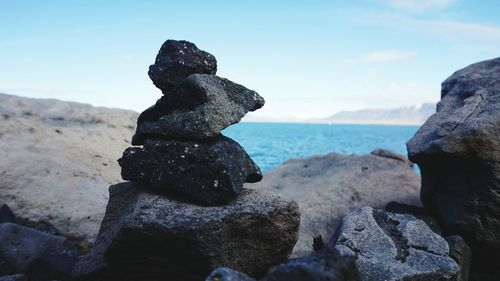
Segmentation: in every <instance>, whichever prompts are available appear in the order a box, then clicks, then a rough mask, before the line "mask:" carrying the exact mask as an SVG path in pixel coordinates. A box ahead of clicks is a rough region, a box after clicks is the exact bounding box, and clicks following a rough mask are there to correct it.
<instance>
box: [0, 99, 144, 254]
mask: <svg viewBox="0 0 500 281" xmlns="http://www.w3.org/2000/svg"><path fill="white" fill-rule="evenodd" d="M136 118H137V113H135V112H133V111H127V110H121V109H110V108H98V107H93V106H90V105H86V104H79V103H71V102H62V101H57V100H49V99H31V98H22V97H17V96H11V95H4V94H0V124H1V125H0V151H1V157H0V201H4V202H5V203H7V204H8V205H9V207H11V208H12V210H13V211H14V212H15V213H16V214H17V215H18V216H21V217H25V218H29V219H32V220H35V221H47V222H50V223H51V224H53V225H55V226H56V227H57V228H58V229H59V230H60V231H61V232H62V233H63V234H64V235H67V236H69V237H75V238H77V239H80V240H81V242H80V245H82V246H86V245H88V244H89V243H90V242H92V241H93V240H94V239H95V236H96V235H97V232H98V230H99V225H100V222H101V219H102V217H103V215H104V212H105V209H106V203H107V200H108V191H107V188H108V186H109V185H110V184H114V183H117V182H119V181H120V180H121V179H120V169H119V166H118V163H117V162H116V159H117V158H118V156H119V155H121V153H122V151H123V150H124V149H125V148H126V147H127V146H128V144H129V143H130V138H131V136H132V134H133V132H134V129H135V120H136Z"/></svg>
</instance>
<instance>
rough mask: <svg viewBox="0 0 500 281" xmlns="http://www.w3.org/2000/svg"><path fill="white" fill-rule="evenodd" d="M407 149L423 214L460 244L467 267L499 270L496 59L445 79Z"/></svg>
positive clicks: (499, 64)
mask: <svg viewBox="0 0 500 281" xmlns="http://www.w3.org/2000/svg"><path fill="white" fill-rule="evenodd" d="M407 147H408V154H409V157H410V160H411V161H413V162H415V163H417V164H418V165H419V167H420V170H421V174H422V190H421V199H422V203H423V204H424V206H425V208H426V209H428V210H430V211H431V212H432V213H433V214H434V215H435V217H436V218H437V219H438V220H439V221H440V223H441V224H442V226H443V230H444V231H445V232H446V233H447V234H457V235H460V236H461V237H463V238H464V239H465V241H466V242H467V244H468V245H469V246H470V247H471V249H472V255H473V258H472V260H473V265H472V267H475V266H478V267H480V268H481V269H490V270H492V269H497V268H500V220H499V219H498V218H499V217H500V58H497V59H493V60H489V61H484V62H480V63H476V64H473V65H470V66H468V67H466V68H464V69H462V70H459V71H457V72H455V73H454V74H453V75H452V76H451V77H450V78H448V79H447V80H446V81H445V82H444V83H443V84H442V92H441V101H440V102H439V104H438V107H437V112H436V114H434V115H433V116H431V117H430V118H429V119H428V120H427V122H425V124H424V125H423V126H422V127H421V128H420V129H419V130H418V131H417V133H416V134H415V136H414V137H413V138H412V139H411V140H410V141H409V142H408V144H407Z"/></svg>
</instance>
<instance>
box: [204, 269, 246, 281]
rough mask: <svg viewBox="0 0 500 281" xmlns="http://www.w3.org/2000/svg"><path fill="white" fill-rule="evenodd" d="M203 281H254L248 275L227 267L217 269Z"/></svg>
mask: <svg viewBox="0 0 500 281" xmlns="http://www.w3.org/2000/svg"><path fill="white" fill-rule="evenodd" d="M205 281H256V280H255V279H253V278H251V277H249V276H248V275H246V274H244V273H241V272H238V271H236V270H233V269H231V268H227V267H219V268H217V269H216V270H214V271H212V273H210V275H208V277H207V279H205Z"/></svg>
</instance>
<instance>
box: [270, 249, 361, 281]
mask: <svg viewBox="0 0 500 281" xmlns="http://www.w3.org/2000/svg"><path fill="white" fill-rule="evenodd" d="M303 280H308V281H357V280H359V278H358V273H357V272H356V268H355V265H354V260H353V259H351V258H346V257H342V256H341V255H340V253H339V252H338V251H337V250H336V249H334V248H333V247H325V248H323V249H322V250H319V251H317V252H313V253H312V254H310V255H309V256H307V257H303V258H297V259H292V260H290V261H288V262H286V263H284V264H282V265H280V266H278V267H277V268H276V269H275V270H274V271H272V272H271V273H269V274H268V275H266V277H264V278H263V279H262V281H303Z"/></svg>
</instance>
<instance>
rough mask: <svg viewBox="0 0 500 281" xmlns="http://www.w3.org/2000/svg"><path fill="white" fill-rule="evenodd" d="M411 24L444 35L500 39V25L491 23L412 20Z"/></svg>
mask: <svg viewBox="0 0 500 281" xmlns="http://www.w3.org/2000/svg"><path fill="white" fill-rule="evenodd" d="M409 24H412V25H414V26H416V27H419V28H423V29H425V30H428V31H429V32H433V33H438V34H440V35H442V36H455V37H459V38H464V37H468V38H476V39H487V40H492V39H493V40H499V39H500V27H499V26H496V25H491V24H483V23H468V22H459V21H438V20H410V21H409Z"/></svg>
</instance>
